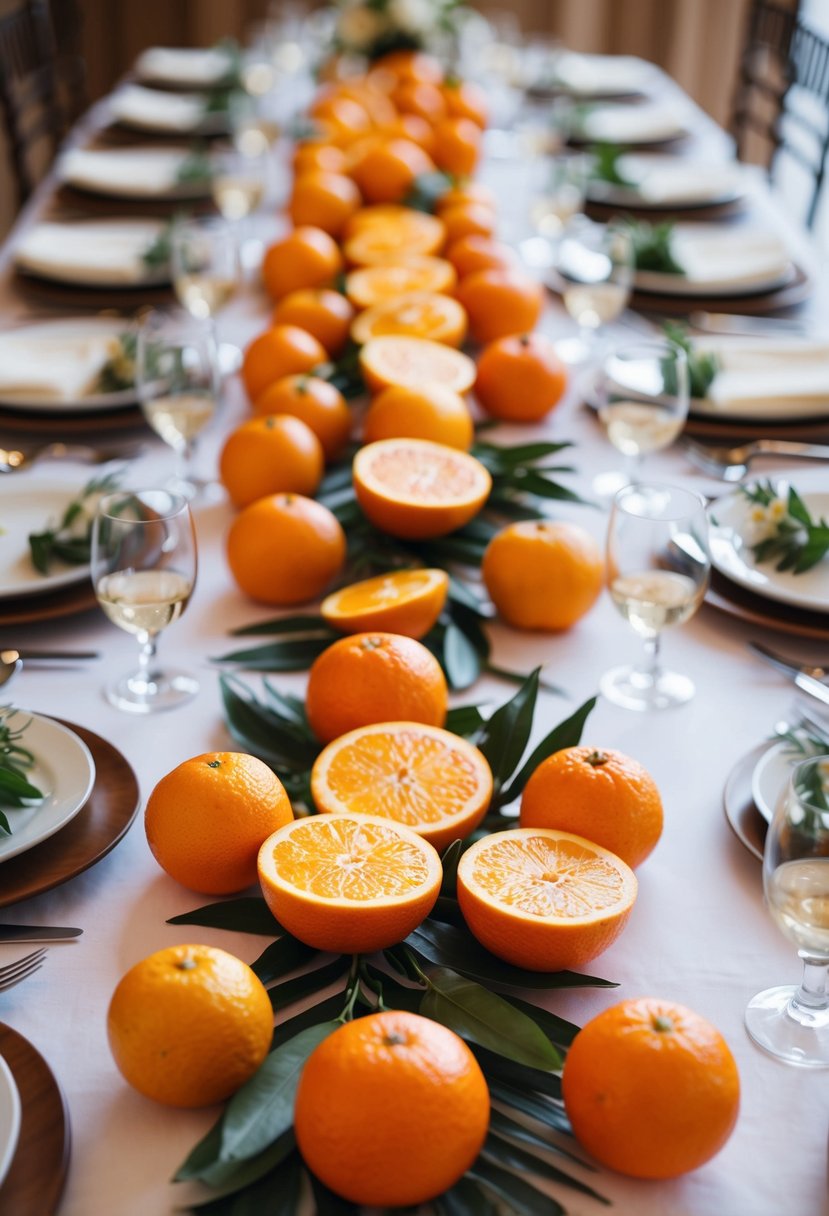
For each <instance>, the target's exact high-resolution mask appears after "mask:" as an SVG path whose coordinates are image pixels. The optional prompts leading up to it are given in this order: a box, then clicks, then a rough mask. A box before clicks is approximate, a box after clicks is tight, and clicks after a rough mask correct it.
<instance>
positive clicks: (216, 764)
mask: <svg viewBox="0 0 829 1216" xmlns="http://www.w3.org/2000/svg"><path fill="white" fill-rule="evenodd" d="M292 818H293V811H292V809H291V803H290V801H289V799H288V795H287V794H286V793H285V790H284V788H283V785H282V782H281V781H280V780H279V778H278V777H277V776H276V775H275V774H274V773H273V772H271V770H270V769H269V768H268V766H267V764H263V763H262V761H261V760H257V758H256V757H255V756H248V755H246V754H245V753H244V752H205V754H204V755H202V756H194V757H193V758H192V759H191V760H185V761H184V763H183V764H179V765H178V766H177V767H176V768H174V769H173V770H172V771H171V772H169V773H167V775H166V777H162V778H161V780H160V781H159V782H158V784H157V785H156V787H155V789H154V790H153V792H152V793H151V794H150V796H149V798H148V799H147V806H146V809H145V811H144V830H145V831H146V833H147V843H148V844H149V846H150V850H151V852H152V854H153V856H154V857H155V859H156V861H157V862H158V864H159V865H160V866H161V868H162V869H163V870H165V871H166V872H167V873H168V874H169V875H170V877H171V878H174V879H175V880H176V882H180V883H181V884H182V886H185V887H189V888H190V889H191V890H192V891H203V892H204V893H205V894H207V895H229V894H231V892H233V891H242V890H244V888H245V887H249V886H250V885H251V883H253V882H256V856H257V853H258V852H259V846H260V845H261V844H262V841H263V840H265V839H266V838H267V837H268V836H270V834H271V833H272V832H275V831H276V829H277V828H281V827H282V825H283V824H285V823H290V821H291V819H292Z"/></svg>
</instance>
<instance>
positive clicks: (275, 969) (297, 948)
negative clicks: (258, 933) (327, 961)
mask: <svg viewBox="0 0 829 1216" xmlns="http://www.w3.org/2000/svg"><path fill="white" fill-rule="evenodd" d="M319 953H320V952H319V950H315V949H314V947H313V946H306V945H305V943H304V942H301V941H299V940H298V939H297V938H296V937H292V936H291V934H290V933H284V934H283V936H282V937H279V938H277V940H276V941H275V942H271V944H270V946H266V947H265V949H264V950H263V951H262V953H261V954H260V955H259V958H257V959H256V961H255V962H253V963H251V965H250V966H251V970H252V971H253V972H255V974H256V975H258V977H259V979H260V980H261V981H262V983H263V984H269V983H270V982H271V980H277V979H280V978H281V976H283V975H285V974H286V973H287V972H288V971H296V969H297V967H304V966H305V964H306V963H310V962H311V960H312V959H315V958H317V957H318V956H319Z"/></svg>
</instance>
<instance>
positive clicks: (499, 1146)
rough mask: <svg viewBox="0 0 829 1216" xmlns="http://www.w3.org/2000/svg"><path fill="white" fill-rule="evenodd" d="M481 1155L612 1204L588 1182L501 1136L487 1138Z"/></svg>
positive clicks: (510, 1167)
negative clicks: (573, 1176) (566, 1172)
mask: <svg viewBox="0 0 829 1216" xmlns="http://www.w3.org/2000/svg"><path fill="white" fill-rule="evenodd" d="M481 1155H482V1156H483V1157H485V1158H486V1159H487V1160H488V1161H494V1162H495V1163H496V1164H497V1165H502V1166H506V1168H507V1169H513V1170H520V1171H521V1172H522V1174H528V1173H529V1174H538V1175H539V1176H540V1177H542V1178H550V1179H551V1180H552V1181H553V1182H560V1183H562V1184H563V1185H564V1186H569V1187H571V1188H572V1189H573V1190H574V1191H580V1192H581V1194H582V1195H589V1196H590V1197H591V1199H597V1200H598V1201H599V1203H604V1204H609V1203H610V1200H609V1199H605V1197H604V1195H600V1194H599V1192H598V1191H594V1190H593V1187H592V1186H588V1185H587V1183H586V1182H581V1181H580V1180H579V1179H578V1178H572V1177H571V1176H570V1175H569V1174H565V1173H564V1171H563V1170H560V1169H558V1168H557V1167H556V1166H554V1165H550V1163H549V1162H547V1161H542V1160H541V1159H540V1158H539V1157H537V1156H535V1154H533V1153H528V1152H527V1151H526V1150H525V1149H523V1148H519V1147H518V1146H517V1145H515V1144H510V1143H509V1142H508V1141H507V1140H503V1139H501V1137H500V1136H495V1135H492V1134H491V1133H490V1135H488V1136H487V1138H486V1142H485V1144H484V1147H483V1150H482V1153H481Z"/></svg>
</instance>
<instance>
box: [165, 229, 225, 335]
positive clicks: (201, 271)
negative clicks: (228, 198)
mask: <svg viewBox="0 0 829 1216" xmlns="http://www.w3.org/2000/svg"><path fill="white" fill-rule="evenodd" d="M170 266H171V269H172V275H173V287H174V288H175V292H176V295H177V296H178V298H179V300H180V302H181V303H182V304H183V305H184V307H185V308H186V309H187V311H188V312H189V313H190V315H191V316H193V317H195V318H196V319H197V320H199V321H207V320H209V319H210V318H212V317H214V316H215V315H216V313H217V312H218V311H219V309H220V308H222V307H223V306H224V305H225V304H226V303H227V302H228V300H229V299H230V298H231V296H232V295H233V294H234V292H235V291H236V286H237V283H238V281H239V250H238V245H237V240H236V233H235V232H234V230H233V226H232V225H231V224H228V223H227V221H226V220H223V219H218V218H216V217H215V216H208V217H201V218H199V219H189V220H178V221H177V222H176V223H174V224H173V228H172V234H171V237H170Z"/></svg>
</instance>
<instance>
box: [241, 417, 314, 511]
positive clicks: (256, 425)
mask: <svg viewBox="0 0 829 1216" xmlns="http://www.w3.org/2000/svg"><path fill="white" fill-rule="evenodd" d="M324 465H325V457H324V455H323V450H322V444H321V443H320V441H319V439H317V437H316V435H315V434H314V432H313V431H312V430H311V428H310V427H309V426H308V425H307V424H306V423H304V422H302V421H301V419H299V418H292V417H291V416H290V415H289V414H268V415H265V416H264V417H260V418H251V419H249V421H247V422H243V423H242V425H241V426H238V427H236V429H235V430H234V431H231V433H230V434H229V435H228V437H227V439H226V440H225V443H224V447H223V448H222V450H221V453H220V456H219V478H220V480H221V483H222V485H223V486H224V487H225V489H226V490H227V492H228V494H229V495H230V501H231V502H232V503H233V505H234V507H246V506H247V505H248V504H249V503H252V502H255V501H256V499H257V498H264V497H265V495H266V494H279V493H293V494H307V495H309V496H310V495H313V494H314V493H316V490H317V487H318V486H319V483H320V482H321V481H322V474H323V470H324Z"/></svg>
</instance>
